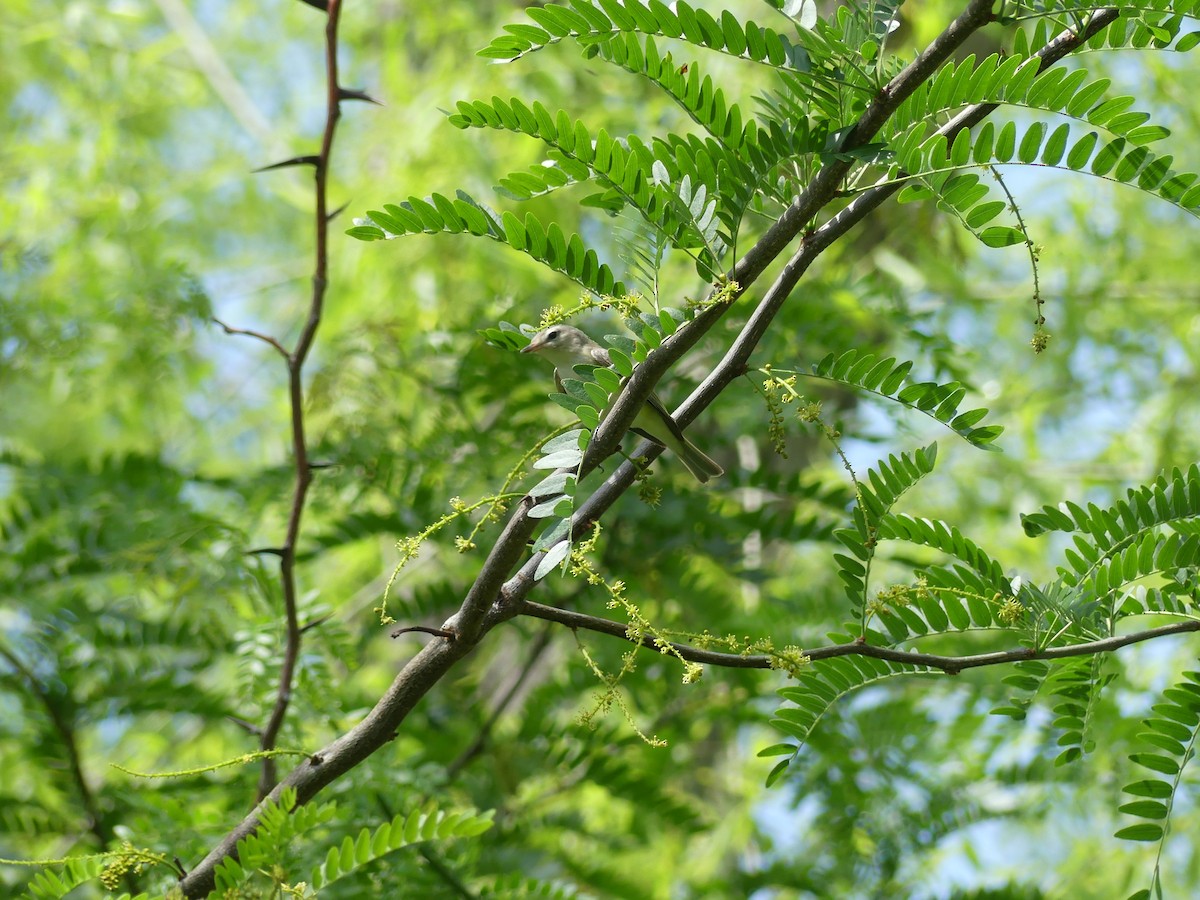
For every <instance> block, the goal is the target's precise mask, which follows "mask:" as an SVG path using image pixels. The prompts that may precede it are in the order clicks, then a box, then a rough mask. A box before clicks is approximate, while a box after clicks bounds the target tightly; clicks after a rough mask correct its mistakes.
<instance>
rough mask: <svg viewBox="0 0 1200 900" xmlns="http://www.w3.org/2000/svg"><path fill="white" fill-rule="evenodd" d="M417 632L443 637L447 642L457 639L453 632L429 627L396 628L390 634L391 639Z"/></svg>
mask: <svg viewBox="0 0 1200 900" xmlns="http://www.w3.org/2000/svg"><path fill="white" fill-rule="evenodd" d="M413 632H417V633H420V634H432V635H434V636H436V637H444V638H445V639H446V640H448V641H452V640H454V639H455V638H457V637H458V635H457V634H455V633H454V632H453V631H449V630H447V629H445V628H432V627H430V626H429V625H407V626H405V627H404V628H397V629H396V630H395V631H393V632H392V637H394V638H398V637H400V635H402V634H412V633H413Z"/></svg>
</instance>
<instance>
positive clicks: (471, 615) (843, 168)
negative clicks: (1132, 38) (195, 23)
mask: <svg viewBox="0 0 1200 900" xmlns="http://www.w3.org/2000/svg"><path fill="white" fill-rule="evenodd" d="M335 6H336V0H334V2H331V3H330V7H331V10H332V9H333V8H335ZM991 6H992V3H991V0H969V2H968V4H967V7H966V9H965V11H964V12H963V14H962V15H960V16H959V17H958V18H957V19H955V21H954V22H953V23H951V25H950V26H949V27H948V28H947V30H946V31H945V32H943V33H942V34H941V35H939V36H938V38H936V39H935V40H934V42H933V43H932V44H931V45H930V46H929V48H927V49H926V50H925V51H924V52H923V53H921V54H920V55H919V56H918V58H917V59H916V60H915V61H914V62H913V63H911V64H910V65H909V66H908V67H906V68H905V69H904V70H903V71H902V72H901V73H900V74H899V75H897V76H896V78H894V79H893V80H892V81H891V82H890V83H889V84H888V85H887V86H885V88H884V89H883V90H882V91H881V93H880V95H879V96H878V97H877V98H876V99H875V100H874V101H873V102H872V103H871V104H870V105H869V106H868V109H867V111H866V112H865V113H864V115H863V117H862V120H861V121H860V123H859V124H858V125H857V126H856V127H855V128H854V129H853V130H852V131H851V132H850V134H849V136H848V138H847V140H846V142H845V144H844V146H845V147H846V148H852V147H854V146H857V145H859V144H861V143H863V142H865V141H867V140H869V139H870V137H871V136H873V135H874V133H875V132H876V131H877V130H878V129H879V128H880V127H881V126H882V125H883V123H884V122H886V120H887V119H888V117H890V116H891V115H892V113H894V112H895V110H896V108H897V107H898V106H899V105H900V103H902V102H903V101H904V99H906V97H907V96H909V95H910V94H911V93H912V91H913V90H915V89H916V87H917V86H918V85H919V84H920V83H921V81H922V79H923V78H927V77H928V76H929V75H930V74H932V72H934V71H935V70H936V69H937V67H938V66H939V65H941V63H943V62H944V61H945V60H946V59H948V58H949V57H950V55H951V54H952V53H953V52H954V51H955V50H956V49H958V47H960V46H961V45H962V43H963V41H965V40H966V39H967V37H969V36H970V35H971V34H972V33H973V32H975V31H976V30H978V29H979V28H980V27H982V26H983V25H985V24H987V22H988V21H990V18H991V12H990V10H991ZM1116 17H1117V11H1116V10H1115V9H1109V10H1103V11H1101V12H1098V13H1095V14H1093V16H1092V18H1091V20H1090V22H1091V24H1090V26H1089V28H1088V29H1087V30H1086V31H1085V33H1084V34H1083V35H1081V36H1075V35H1069V36H1066V37H1064V38H1062V39H1060V40H1061V43H1057V44H1056V49H1055V52H1056V53H1057V52H1058V51H1059V50H1061V53H1060V54H1059V56H1061V55H1065V54H1066V53H1067V52H1069V51H1070V50H1073V49H1074V48H1075V47H1077V46H1079V45H1080V44H1081V43H1082V42H1083V41H1084V40H1086V38H1087V37H1088V36H1090V34H1092V33H1094V31H1095V30H1097V29H1099V28H1101V27H1104V26H1105V25H1108V24H1109V23H1111V22H1112V21H1113V20H1114V19H1115V18H1116ZM1054 58H1059V57H1058V56H1056V57H1054ZM986 114H987V113H986V112H984V113H982V115H986ZM964 127H965V126H964ZM849 166H850V163H849V162H840V161H836V160H835V161H832V162H829V163H828V164H827V165H826V166H825V167H824V168H822V170H821V171H820V172H819V173H818V175H817V177H816V178H814V179H813V181H812V183H810V185H809V186H808V187H807V188H806V189H805V191H804V192H803V193H802V194H801V195H800V197H799V198H798V199H797V201H796V202H795V203H794V204H793V205H792V206H791V207H789V209H788V211H787V212H786V213H785V214H784V216H783V217H781V219H780V220H779V221H778V222H777V223H775V225H773V226H772V227H771V228H770V229H768V231H767V232H766V234H765V235H764V237H763V238H762V239H761V240H760V241H759V242H758V243H757V244H756V245H755V246H754V247H753V248H751V250H750V251H748V252H747V254H746V255H745V257H743V258H742V259H741V260H739V261H738V263H737V264H736V265H735V266H734V268H733V269H732V270H731V272H730V277H731V279H732V280H733V281H736V282H737V283H738V285H739V293H744V292H745V291H746V289H748V288H749V287H750V285H751V284H753V283H754V281H756V280H757V278H758V277H759V276H761V275H762V273H763V272H764V271H765V270H766V268H767V266H768V265H769V264H770V263H771V262H773V261H774V260H775V259H777V258H778V256H779V254H780V253H781V252H782V251H783V250H784V249H785V248H786V247H787V245H788V244H790V243H791V242H792V241H793V240H794V239H795V238H796V237H797V236H798V235H799V234H800V233H801V231H802V230H803V229H804V228H805V227H807V225H808V224H809V223H810V222H811V220H812V219H813V217H814V216H815V215H816V214H817V212H818V211H819V210H820V209H822V208H823V207H824V206H825V205H826V204H828V203H829V202H830V201H831V200H833V199H835V198H836V196H837V194H838V189H839V185H840V182H841V180H842V178H843V177H844V176H845V175H846V174H847V172H848V171H849ZM863 196H866V195H863ZM863 196H860V197H859V198H858V201H862V200H863ZM884 196H886V195H884ZM882 200H883V196H880V197H879V198H878V200H877V201H876V202H875V203H874V204H871V203H867V202H862V203H858V201H856V203H858V205H857V207H856V208H855V210H854V212H853V213H852V214H850V213H848V210H849V209H850V207H854V206H855V203H851V204H850V206H848V207H847V208H846V209H843V210H842V213H841V214H839V215H838V216H835V217H834V219H831V220H830V221H829V222H827V223H826V226H830V225H832V223H833V222H834V221H837V222H838V228H837V229H830V230H828V231H826V232H825V233H824V235H823V237H824V239H825V240H823V241H816V242H814V241H812V240H806V241H805V242H804V244H802V246H801V247H800V250H799V251H798V253H797V255H796V256H794V257H793V259H792V260H791V261H789V263H788V264H787V266H786V267H785V269H784V271H783V272H782V273H781V274H780V276H779V277H778V278H777V279H776V281H775V283H774V284H773V285H772V286H771V288H770V289H768V291H767V294H766V295H765V296H764V297H763V299H762V301H761V302H760V303H759V304H758V306H757V307H756V309H755V311H754V313H753V314H752V316H751V318H750V320H749V321H748V322H747V324H746V326H745V327H744V328H743V329H742V332H741V334H739V336H738V339H737V340H736V341H735V343H734V346H732V347H731V348H730V351H729V352H728V353H727V354H726V356H725V358H724V359H723V360H722V361H721V363H720V364H719V365H718V367H717V368H716V369H715V370H714V371H713V372H712V373H711V374H710V375H709V377H708V378H706V379H705V380H704V382H703V383H702V384H701V385H700V386H699V387H698V388H697V389H696V391H694V392H693V393H692V396H691V397H689V398H688V400H687V401H686V402H685V403H684V404H683V406H682V407H680V410H679V412H678V414H677V417H678V418H679V420H680V421H681V423H683V424H686V423H687V422H690V421H691V420H692V419H693V418H695V416H696V415H698V414H699V413H700V412H702V411H703V410H704V409H705V408H707V407H708V406H709V404H711V403H712V401H713V400H714V399H715V398H716V397H717V396H718V395H719V394H720V393H721V392H722V391H723V390H724V389H725V387H727V386H728V385H729V384H730V383H731V382H732V381H733V380H734V379H735V378H737V377H738V376H739V375H740V374H741V373H742V372H744V371H745V368H746V359H747V358H748V357H749V355H750V353H751V352H752V351H753V349H754V348H755V347H756V346H757V344H758V341H759V340H760V339H761V337H762V334H763V333H765V329H766V326H767V325H768V324H770V321H771V320H772V319H773V318H774V316H775V314H776V313H777V312H778V309H779V308H780V307H781V306H782V304H783V302H784V301H785V299H786V297H787V295H788V293H789V292H790V291H791V289H792V287H794V286H795V284H796V282H797V281H798V280H799V277H800V275H801V274H802V273H803V272H804V271H805V270H806V269H807V267H808V266H809V265H811V263H812V261H813V260H814V259H815V258H816V257H817V256H818V255H819V254H820V252H821V251H822V250H823V249H824V248H825V247H827V246H828V244H829V243H830V242H832V240H833V238H834V237H836V236H838V235H840V234H841V233H844V231H845V230H847V229H848V228H849V227H850V226H851V225H853V224H857V222H859V221H861V220H862V219H863V218H864V217H865V216H866V215H867V214H868V213H869V212H870V211H871V210H872V209H874V207H875V206H877V205H878V203H879V202H882ZM839 229H840V230H839ZM835 232H836V233H835ZM728 308H729V304H722V305H720V306H715V305H714V306H711V307H709V308H708V309H706V310H704V311H703V312H701V313H700V314H699V315H698V316H697V317H696V319H695V320H693V321H692V322H691V323H689V324H688V326H687V327H685V328H682V329H680V330H679V331H678V332H676V334H674V335H672V336H671V337H670V338H669V339H668V340H666V341H664V342H663V344H662V346H661V347H660V348H658V349H657V350H655V351H654V352H653V353H651V354H650V355H649V357H647V359H646V361H645V362H644V363H642V364H641V365H640V366H638V368H637V369H635V370H634V373H633V375H632V377H631V378H630V379H629V381H628V383H627V384H626V386H625V389H624V391H623V392H622V394H621V396H620V397H619V398H618V400H617V401H616V403H615V404H614V406H613V407H612V409H611V410H610V412H609V414H608V416H607V418H606V420H605V425H604V426H603V427H601V428H600V429H598V430H597V433H596V435H595V436H594V437H593V439H592V442H591V444H590V445H589V448H588V453H587V457H586V458H585V460H584V473H587V472H590V471H591V470H592V469H593V468H594V467H595V466H596V464H597V463H598V462H599V461H600V459H601V458H603V457H604V456H607V455H608V454H609V453H611V452H612V451H613V450H615V448H616V446H617V444H618V443H619V442H620V440H621V437H622V436H623V434H624V432H625V431H626V430H627V429H628V426H629V425H630V423H631V422H632V421H633V418H634V416H635V415H636V413H637V410H638V409H639V408H640V406H641V405H642V404H643V403H644V402H645V400H646V398H647V397H648V396H649V394H650V391H651V390H652V389H653V387H654V385H655V383H656V382H657V381H658V379H659V378H660V377H661V376H662V374H663V373H664V372H665V371H666V370H667V369H668V368H669V367H670V366H671V365H672V364H673V363H674V362H676V361H677V360H678V359H679V358H680V357H681V356H682V355H683V354H684V353H685V352H686V351H687V350H688V349H690V348H691V347H692V346H693V345H694V344H695V343H696V342H697V341H699V340H700V338H701V337H703V336H704V334H706V333H707V332H708V331H709V330H710V329H711V328H712V327H713V325H715V324H716V322H717V321H718V320H719V319H720V318H721V316H722V315H724V313H725V311H726V310H727V309H728ZM648 455H651V456H653V455H654V452H653V451H652V452H650V453H649V454H648ZM633 476H634V468H633V466H631V465H630V464H628V463H624V464H622V465H621V466H619V467H618V468H617V469H616V470H615V471H614V472H613V474H612V475H610V476H609V477H608V478H607V479H606V480H605V481H604V482H603V483H602V484H601V485H600V486H599V487H598V488H597V489H596V491H595V492H594V493H593V494H592V496H591V497H589V498H588V500H587V501H586V502H585V503H584V504H583V505H582V507H581V508H580V510H579V511H578V513H577V514H576V523H577V526H578V527H580V528H582V525H583V523H585V522H588V521H592V520H594V519H595V518H597V517H598V516H599V515H601V514H602V513H603V512H604V511H606V510H607V509H608V508H609V507H611V505H612V504H613V503H614V502H615V501H616V500H617V498H618V497H620V496H621V495H622V494H623V493H624V492H625V491H626V490H627V489H628V488H629V486H630V485H631V484H632V483H633ZM581 477H582V476H581ZM528 510H529V504H528V503H527V502H526V503H522V504H520V505H519V506H518V508H517V509H516V510H515V511H514V513H513V515H512V516H511V517H510V518H509V520H508V522H507V523H506V524H505V527H504V530H503V531H502V532H501V534H500V536H499V537H498V538H497V540H496V542H495V543H494V544H493V545H492V548H491V551H490V552H489V554H488V557H487V559H486V560H485V562H484V563H483V565H482V567H481V568H480V571H479V575H478V576H477V577H476V580H475V582H474V584H472V586H471V588H470V589H469V591H468V592H467V595H466V597H465V598H464V600H463V603H462V605H461V606H460V607H459V610H458V612H457V613H455V615H454V616H452V617H451V619H450V620H449V621H448V622H447V623H446V624H445V625H444V626H443V627H445V628H447V629H449V630H452V631H454V632H455V634H456V635H457V639H456V640H453V641H452V640H448V639H443V638H435V639H434V640H432V641H431V642H430V643H429V644H428V645H426V646H425V648H424V649H422V650H421V651H420V652H418V653H417V654H416V655H415V656H414V657H413V658H412V659H411V660H410V661H409V662H408V664H407V665H405V666H404V668H403V669H402V670H401V671H400V673H399V674H398V675H397V676H396V679H395V680H394V681H393V682H392V684H391V686H390V687H389V688H388V690H387V692H386V693H385V694H384V695H383V697H381V698H380V700H379V702H378V703H376V705H375V707H374V708H373V709H372V710H371V712H370V713H368V714H367V716H366V718H364V719H363V721H362V722H360V723H359V724H358V725H356V726H355V727H354V728H352V729H351V730H350V731H349V732H347V733H346V734H345V735H343V736H342V737H340V738H338V739H336V740H335V741H333V742H332V743H331V744H329V745H328V746H327V747H326V748H324V749H323V750H321V751H320V752H319V753H318V754H317V755H316V757H315V759H314V760H310V761H308V762H306V763H302V764H301V765H299V766H297V767H296V768H295V769H293V770H292V771H291V772H290V773H288V775H287V776H286V777H285V778H284V779H283V780H282V781H281V782H280V783H279V784H277V785H276V786H275V788H274V789H273V790H272V791H271V793H270V794H269V795H268V797H266V798H264V802H265V800H270V799H274V798H275V797H277V796H278V794H279V792H280V791H281V790H282V789H283V788H284V787H292V788H294V789H295V790H296V795H297V798H298V801H299V802H301V803H305V802H307V801H308V800H310V799H311V798H312V797H313V796H314V795H315V794H316V793H317V792H318V791H320V790H321V789H322V788H323V787H325V786H326V785H328V784H329V783H330V782H332V781H333V780H334V779H336V778H337V777H339V776H340V775H342V774H343V773H345V772H346V771H348V770H349V769H351V768H353V767H354V766H356V765H358V764H359V763H360V762H362V761H363V760H364V759H366V758H367V757H368V756H370V755H371V754H372V753H374V752H375V751H376V750H378V749H379V748H380V747H381V746H383V745H384V744H385V743H386V742H387V741H389V740H391V739H392V737H394V735H395V730H396V728H397V727H398V726H399V725H400V723H401V722H403V721H404V719H405V718H406V717H407V715H408V714H409V712H411V711H412V709H413V708H414V707H415V706H416V704H417V703H418V702H420V700H421V699H422V697H424V695H425V693H426V692H427V691H429V690H430V689H431V688H432V687H433V686H434V685H435V684H437V683H438V681H440V680H441V678H442V677H444V676H445V675H446V674H447V673H448V672H449V671H450V670H451V669H452V668H453V667H454V666H455V665H456V664H457V662H458V661H459V660H460V659H462V658H463V657H465V656H466V655H467V654H469V653H470V652H471V650H472V649H473V648H474V647H475V645H476V644H477V643H478V642H479V641H480V640H481V639H482V637H483V636H484V634H485V633H486V632H487V631H489V630H490V629H491V628H494V627H495V626H496V625H498V624H500V623H501V622H503V621H505V620H507V619H510V618H512V617H513V616H514V615H516V614H517V612H518V610H519V607H520V601H522V600H523V599H524V596H525V595H526V594H527V593H528V592H529V589H530V588H531V587H532V584H533V572H534V570H535V568H536V565H537V562H538V561H539V560H540V555H539V556H537V557H535V558H534V559H532V560H529V561H527V562H526V563H525V564H524V565H523V566H522V567H521V568H520V570H519V571H517V573H516V574H515V575H513V576H512V578H509V577H508V576H509V573H510V572H512V571H513V570H514V569H515V568H516V567H517V565H518V563H520V561H521V559H522V558H523V557H524V555H525V552H526V543H527V541H528V540H529V538H530V537H531V536H532V534H533V531H534V529H535V527H536V524H537V520H534V519H531V518H530V517H529V516H528ZM260 808H261V802H260V804H259V806H258V807H256V808H255V809H254V810H252V811H251V812H250V814H249V815H247V816H246V817H245V818H244V819H243V820H242V821H241V822H240V823H238V825H237V826H235V827H234V828H233V829H232V830H231V831H230V832H229V833H228V834H227V835H226V836H225V837H224V838H223V839H222V840H221V842H220V843H219V844H218V845H217V846H216V847H214V848H213V849H212V851H211V852H210V853H209V854H208V855H207V856H206V857H205V858H204V859H203V860H202V861H201V862H200V863H199V864H198V865H197V866H196V867H195V868H194V869H193V870H192V871H191V872H190V873H189V874H188V876H187V877H186V878H184V879H183V880H182V881H181V887H182V890H183V893H184V895H185V896H187V897H198V896H203V895H204V894H206V893H207V891H209V890H210V889H211V888H212V886H213V883H214V869H215V867H216V865H217V863H218V862H220V861H221V860H222V859H224V858H225V857H226V856H228V855H230V854H232V853H234V852H235V848H236V845H237V841H238V840H239V839H240V838H242V837H244V836H246V835H248V834H250V833H252V832H253V831H254V830H255V829H256V828H257V827H258V822H259V812H258V810H259V809H260Z"/></svg>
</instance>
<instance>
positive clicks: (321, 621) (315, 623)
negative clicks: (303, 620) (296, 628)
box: [300, 613, 333, 634]
mask: <svg viewBox="0 0 1200 900" xmlns="http://www.w3.org/2000/svg"><path fill="white" fill-rule="evenodd" d="M332 618H333V613H326V614H325V615H323V616H321V617H320V618H318V619H313V620H312V621H311V622H309V623H308V624H307V625H301V626H300V633H301V634H307V633H308V632H309V631H312V629H314V628H319V627H320V626H322V625H324V624H325V623H326V622H328V621H329V620H330V619H332Z"/></svg>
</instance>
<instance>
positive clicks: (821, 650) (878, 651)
mask: <svg viewBox="0 0 1200 900" xmlns="http://www.w3.org/2000/svg"><path fill="white" fill-rule="evenodd" d="M517 611H518V612H519V613H520V614H521V615H525V616H533V617H534V618H538V619H543V620H545V621H547V622H557V623H559V624H560V625H566V626H567V627H568V628H583V629H586V630H588V631H595V632H598V633H599V634H607V635H609V636H610V637H615V638H620V639H621V640H623V641H628V642H629V643H631V644H636V645H638V646H639V647H645V648H647V649H650V650H654V651H655V652H656V653H661V650H660V648H659V644H658V642H657V641H656V640H655V639H654V638H652V637H649V636H647V635H642V636H640V637H637V638H633V637H630V635H629V626H628V625H626V624H625V623H623V622H614V621H612V620H611V619H602V618H600V617H599V616H590V615H586V614H584V613H579V612H574V611H573V610H569V609H559V608H558V607H556V606H545V605H543V604H541V603H531V602H529V601H528V600H526V601H523V602H522V603H521V604H520V605H519V606H518V608H517ZM1192 631H1200V619H1188V620H1186V621H1183V622H1174V623H1172V624H1170V625H1161V626H1159V627H1158V628H1149V629H1147V630H1145V631H1135V632H1131V633H1130V634H1123V635H1118V636H1114V637H1108V638H1101V639H1099V640H1095V641H1085V642H1084V643H1082V644H1068V645H1066V646H1062V647H1047V648H1046V649H1044V650H1034V649H1032V648H1030V647H1018V648H1016V649H1013V650H997V651H994V652H992V653H976V654H973V655H970V656H942V655H939V654H936V653H920V652H918V651H916V650H897V649H895V648H894V647H879V646H876V645H873V644H867V643H865V642H863V641H851V642H850V643H848V644H832V645H830V646H828V647H817V648H815V649H813V650H805V651H804V655H805V656H807V657H808V658H809V659H810V660H813V661H816V660H821V659H833V658H834V657H836V656H870V657H872V658H874V659H884V660H887V661H888V662H894V663H901V664H902V665H906V666H928V667H929V668H931V669H941V670H942V671H943V672H945V673H946V674H947V675H957V674H958V673H959V672H961V671H963V670H964V669H978V668H981V667H983V666H998V665H1003V664H1007V663H1014V662H1023V661H1025V660H1030V659H1066V658H1067V657H1070V656H1092V655H1094V654H1097V653H1112V652H1113V651H1114V650H1120V649H1121V648H1122V647H1128V646H1129V645H1130V644H1140V643H1142V642H1143V641H1152V640H1154V639H1156V638H1161V637H1166V636H1168V635H1172V634H1187V633H1188V632H1192ZM670 646H671V648H672V650H673V651H674V652H675V653H677V654H678V655H679V656H680V657H682V658H683V659H686V660H688V661H689V662H697V663H702V664H704V665H710V666H720V667H722V668H727V669H770V668H774V667H775V659H774V657H771V656H766V655H762V654H756V655H742V654H740V653H718V652H716V651H713V650H703V649H701V648H699V647H692V646H690V645H689V644H679V643H675V642H673V641H672V642H671V644H670Z"/></svg>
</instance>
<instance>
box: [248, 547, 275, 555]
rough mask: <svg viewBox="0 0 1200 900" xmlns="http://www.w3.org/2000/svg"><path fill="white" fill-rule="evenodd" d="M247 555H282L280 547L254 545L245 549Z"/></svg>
mask: <svg viewBox="0 0 1200 900" xmlns="http://www.w3.org/2000/svg"><path fill="white" fill-rule="evenodd" d="M246 555H247V556H283V548H282V547H255V548H254V549H253V550H247V551H246Z"/></svg>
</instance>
